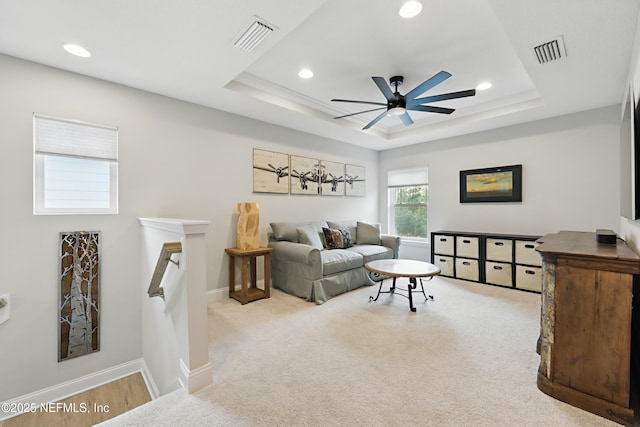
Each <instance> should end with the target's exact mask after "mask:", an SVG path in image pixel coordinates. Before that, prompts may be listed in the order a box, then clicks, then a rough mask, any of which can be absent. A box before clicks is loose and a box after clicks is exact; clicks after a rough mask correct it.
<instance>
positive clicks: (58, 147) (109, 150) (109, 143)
mask: <svg viewBox="0 0 640 427" xmlns="http://www.w3.org/2000/svg"><path fill="white" fill-rule="evenodd" d="M33 126H34V135H35V138H34V148H35V152H36V153H39V154H54V155H62V156H73V157H83V158H89V159H101V160H108V161H117V160H118V128H115V127H109V126H102V125H94V124H90V123H82V122H76V121H71V120H65V119H59V118H55V117H48V116H43V115H39V114H34V120H33Z"/></svg>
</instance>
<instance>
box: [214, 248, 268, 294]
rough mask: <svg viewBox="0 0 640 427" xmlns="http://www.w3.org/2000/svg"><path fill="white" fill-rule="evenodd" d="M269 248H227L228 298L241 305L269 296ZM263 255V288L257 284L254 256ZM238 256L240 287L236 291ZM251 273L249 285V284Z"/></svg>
mask: <svg viewBox="0 0 640 427" xmlns="http://www.w3.org/2000/svg"><path fill="white" fill-rule="evenodd" d="M271 251H273V249H271V248H257V249H238V248H227V249H225V252H226V253H227V254H229V298H233V299H235V300H238V301H240V303H242V304H243V305H244V304H246V303H248V302H251V301H255V300H258V299H262V298H269V297H270V291H271ZM259 256H264V290H263V289H260V288H258V286H257V282H258V280H257V275H256V258H257V257H259ZM236 257H237V258H240V271H241V277H240V283H241V288H240V290H239V291H236V289H235V287H236V268H235V264H236V263H235V259H236ZM249 275H251V286H248V284H249Z"/></svg>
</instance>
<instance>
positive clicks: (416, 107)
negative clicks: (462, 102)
mask: <svg viewBox="0 0 640 427" xmlns="http://www.w3.org/2000/svg"><path fill="white" fill-rule="evenodd" d="M407 110H413V111H424V112H426V113H440V114H451V113H453V112H454V111H456V110H455V108H444V107H434V106H433V105H412V106H411V107H407Z"/></svg>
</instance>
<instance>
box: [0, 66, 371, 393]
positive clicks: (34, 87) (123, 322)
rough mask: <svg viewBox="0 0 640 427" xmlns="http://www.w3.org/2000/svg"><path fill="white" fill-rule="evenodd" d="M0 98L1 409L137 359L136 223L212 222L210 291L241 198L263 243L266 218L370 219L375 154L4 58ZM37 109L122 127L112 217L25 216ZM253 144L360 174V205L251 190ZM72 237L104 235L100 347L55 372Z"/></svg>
mask: <svg viewBox="0 0 640 427" xmlns="http://www.w3.org/2000/svg"><path fill="white" fill-rule="evenodd" d="M0 94H1V96H0V117H1V122H0V148H1V149H2V156H0V179H1V181H2V187H1V188H2V190H1V194H0V200H1V209H0V212H1V214H0V215H1V216H0V219H1V221H0V223H1V224H2V226H1V227H2V228H1V235H2V239H3V241H2V244H0V263H1V264H0V267H1V270H0V271H1V274H2V281H1V282H0V295H2V294H4V293H10V294H11V304H12V307H11V319H10V320H9V321H8V322H6V323H4V324H2V325H0V343H1V344H0V378H2V381H0V401H5V400H8V399H10V398H13V397H16V396H22V395H25V394H27V393H30V392H33V391H35V390H39V389H42V388H44V387H48V386H50V385H53V384H59V383H62V382H65V381H69V380H70V379H73V378H77V377H80V376H84V375H88V374H91V373H93V372H95V371H99V370H103V369H107V368H110V367H112V366H115V365H118V364H121V363H124V362H127V361H131V360H134V359H137V358H139V357H140V356H141V344H140V342H141V339H142V336H141V332H140V323H141V318H140V305H141V301H140V292H139V289H140V283H139V282H140V268H139V264H140V228H139V225H138V220H137V219H138V218H139V217H169V218H193V219H200V220H208V221H211V226H210V227H209V229H208V231H207V238H206V251H207V264H208V270H207V278H208V289H211V290H212V289H216V288H224V287H225V286H226V284H227V268H226V267H227V260H226V258H225V255H224V248H225V247H230V246H234V245H235V209H236V205H237V203H238V202H248V201H251V202H257V203H259V205H260V223H261V233H262V235H261V238H262V241H263V243H266V232H267V230H268V228H269V227H268V224H269V222H270V221H287V220H304V219H322V218H325V219H349V218H354V217H358V218H361V219H363V220H368V221H377V220H378V217H377V210H378V197H377V189H378V182H377V181H378V172H377V168H378V166H377V164H378V153H377V152H374V151H371V150H366V149H363V148H359V147H355V146H350V145H348V144H344V143H340V142H337V141H332V140H327V139H322V138H318V137H315V136H311V135H307V134H304V133H300V132H296V131H292V130H288V129H285V128H282V127H278V126H272V125H268V124H265V123H261V122H257V121H253V120H249V119H245V118H241V117H239V116H236V115H232V114H227V113H223V112H220V111H216V110H212V109H208V108H204V107H201V106H196V105H193V104H188V103H184V102H180V101H176V100H173V99H169V98H166V97H162V96H157V95H152V94H149V93H145V92H141V91H138V90H134V89H131V88H127V87H123V86H119V85H116V84H111V83H107V82H104V81H100V80H95V79H91V78H87V77H83V76H80V75H77V74H73V73H68V72H64V71H60V70H57V69H52V68H49V67H45V66H41V65H36V64H32V63H29V62H25V61H22V60H18V59H15V58H11V57H7V56H2V55H0ZM33 112H38V113H43V114H48V115H52V116H59V117H65V118H71V119H77V120H83V121H88V122H94V123H103V124H109V125H115V126H118V127H119V131H120V132H119V156H120V161H119V177H120V213H119V214H118V215H85V216H80V215H72V216H34V215H33V214H32V212H33V208H32V182H33V180H32V113H33ZM253 148H261V149H266V150H273V151H279V152H284V153H291V154H297V155H302V156H308V157H318V158H320V159H323V160H332V161H337V162H348V163H354V164H362V165H364V166H365V167H366V171H367V189H366V191H367V196H366V197H364V198H362V197H349V198H347V197H318V196H289V195H273V194H253V193H252V149H253ZM71 230H100V231H101V232H102V238H103V242H102V247H101V250H102V270H101V314H100V316H101V317H100V322H101V343H100V347H101V350H100V351H99V352H97V353H94V354H91V355H88V356H83V357H79V358H77V359H72V360H68V361H65V362H63V363H58V362H57V306H58V302H57V298H58V290H57V275H58V266H57V256H58V254H57V246H58V233H59V232H61V231H71Z"/></svg>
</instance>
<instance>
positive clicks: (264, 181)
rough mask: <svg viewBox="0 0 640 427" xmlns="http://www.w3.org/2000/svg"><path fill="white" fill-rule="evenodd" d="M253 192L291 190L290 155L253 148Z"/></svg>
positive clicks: (284, 192) (282, 191)
mask: <svg viewBox="0 0 640 427" xmlns="http://www.w3.org/2000/svg"><path fill="white" fill-rule="evenodd" d="M253 192H254V193H283V194H287V193H288V192H289V155H288V154H283V153H276V152H274V151H266V150H258V149H257V148H254V149H253Z"/></svg>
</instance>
